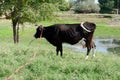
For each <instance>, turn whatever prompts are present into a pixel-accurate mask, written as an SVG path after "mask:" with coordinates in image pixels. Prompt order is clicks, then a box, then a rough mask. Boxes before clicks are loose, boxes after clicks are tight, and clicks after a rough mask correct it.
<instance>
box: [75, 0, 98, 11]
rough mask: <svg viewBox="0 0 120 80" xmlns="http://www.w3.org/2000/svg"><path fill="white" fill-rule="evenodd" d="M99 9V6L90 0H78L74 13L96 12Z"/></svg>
mask: <svg viewBox="0 0 120 80" xmlns="http://www.w3.org/2000/svg"><path fill="white" fill-rule="evenodd" d="M99 10H100V8H99V6H98V5H97V4H95V3H93V2H90V1H83V2H78V3H76V6H75V9H74V11H75V12H76V13H98V12H99Z"/></svg>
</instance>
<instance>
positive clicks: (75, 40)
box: [63, 37, 82, 45]
mask: <svg viewBox="0 0 120 80" xmlns="http://www.w3.org/2000/svg"><path fill="white" fill-rule="evenodd" d="M81 39H82V38H81V37H75V38H71V39H68V40H65V41H63V42H65V43H69V44H72V45H73V44H76V43H78V42H79V41H80V40H81Z"/></svg>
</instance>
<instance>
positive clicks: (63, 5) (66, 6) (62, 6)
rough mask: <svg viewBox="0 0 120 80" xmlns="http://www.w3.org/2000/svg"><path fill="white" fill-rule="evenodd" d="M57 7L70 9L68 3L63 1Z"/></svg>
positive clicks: (63, 9) (62, 9)
mask: <svg viewBox="0 0 120 80" xmlns="http://www.w3.org/2000/svg"><path fill="white" fill-rule="evenodd" d="M59 9H60V10H61V11H67V10H69V9H70V6H69V3H67V2H63V3H62V4H59Z"/></svg>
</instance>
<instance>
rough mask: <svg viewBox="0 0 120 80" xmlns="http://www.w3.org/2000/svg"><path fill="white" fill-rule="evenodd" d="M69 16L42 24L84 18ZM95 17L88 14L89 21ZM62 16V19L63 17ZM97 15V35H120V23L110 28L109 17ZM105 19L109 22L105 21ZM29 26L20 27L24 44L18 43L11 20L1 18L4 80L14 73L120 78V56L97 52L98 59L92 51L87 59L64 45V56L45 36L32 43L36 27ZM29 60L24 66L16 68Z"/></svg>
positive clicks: (53, 79) (0, 73) (67, 79)
mask: <svg viewBox="0 0 120 80" xmlns="http://www.w3.org/2000/svg"><path fill="white" fill-rule="evenodd" d="M60 15H62V14H60ZM76 15H77V14H76ZM76 15H75V17H76ZM80 16H81V17H83V16H82V15H80ZM86 16H87V17H88V15H86ZM92 16H93V15H92ZM58 17H59V16H58ZM68 17H69V16H68ZM68 17H66V18H64V19H65V21H62V20H60V21H56V22H41V23H42V24H43V25H45V26H46V25H50V24H54V23H78V22H80V21H82V20H81V19H79V20H77V19H76V18H78V15H77V17H76V18H75V17H74V16H73V17H74V18H72V19H71V20H69V19H68ZM93 17H94V16H93ZM93 17H91V16H90V17H88V20H89V19H90V18H91V19H92V18H93ZM60 18H61V19H62V16H61V17H60ZM94 18H95V19H96V20H95V19H92V20H94V21H96V22H95V23H96V24H97V29H96V31H95V38H106V37H107V38H113V37H114V38H119V37H120V26H117V27H116V26H115V27H114V26H112V27H110V26H108V25H109V24H108V22H109V19H108V20H107V19H106V20H104V18H102V19H100V20H99V18H96V17H94ZM67 19H68V20H67ZM84 19H85V18H84ZM84 19H83V21H84ZM76 20H77V21H76ZM102 20H104V21H105V22H104V23H102V22H103V21H102ZM39 24H40V23H39ZM25 26H26V27H25V28H24V30H22V28H21V29H20V43H19V44H17V45H15V44H13V41H12V27H11V22H10V21H9V20H0V80H5V79H7V77H9V76H10V75H11V77H9V78H11V80H120V69H119V68H120V62H119V61H120V56H117V55H113V54H103V53H96V57H95V58H94V59H93V58H92V57H91V54H90V57H89V59H88V60H85V59H84V58H85V53H79V52H74V51H72V50H70V49H68V48H66V47H64V54H63V56H64V57H63V58H61V57H60V56H56V54H55V53H56V52H55V47H54V46H52V45H51V44H49V43H48V42H47V41H46V40H45V39H41V40H39V39H37V40H35V41H33V42H32V44H31V45H28V44H29V42H30V41H31V40H32V39H33V35H34V33H35V28H36V27H35V26H34V25H33V24H28V23H27V24H26V25H25ZM26 63H27V65H25V66H24V67H23V68H21V69H20V70H18V71H17V70H16V69H18V68H20V67H21V66H22V65H24V64H26Z"/></svg>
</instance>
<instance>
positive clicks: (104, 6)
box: [98, 0, 114, 13]
mask: <svg viewBox="0 0 120 80" xmlns="http://www.w3.org/2000/svg"><path fill="white" fill-rule="evenodd" d="M98 1H99V4H100V8H101V10H100V13H111V12H112V9H113V7H114V0H98Z"/></svg>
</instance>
